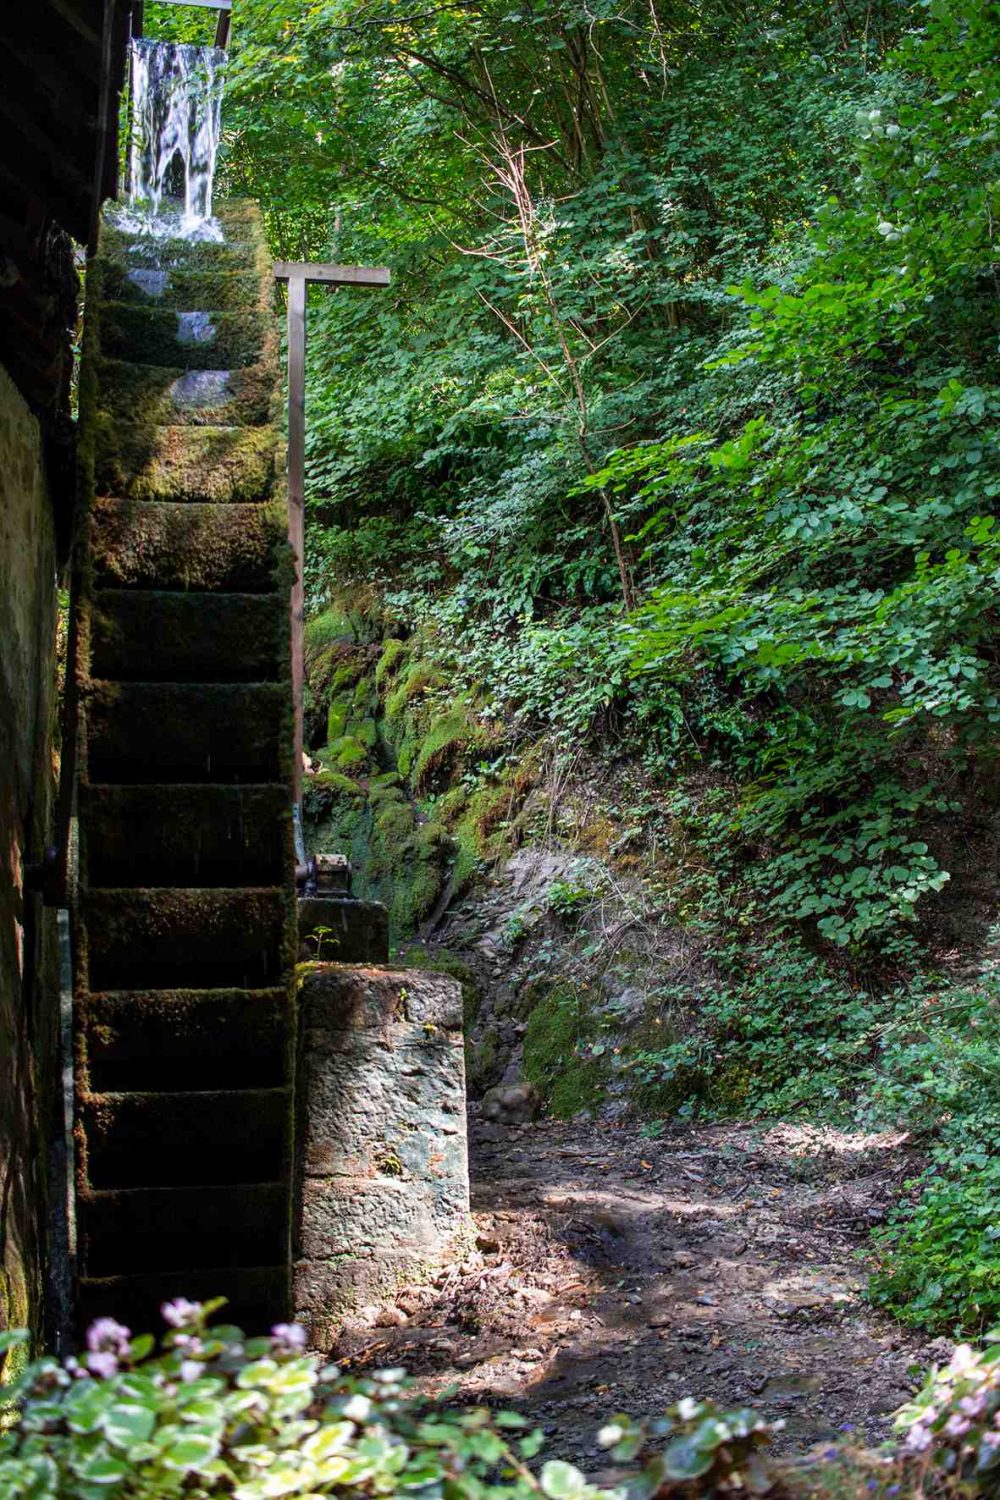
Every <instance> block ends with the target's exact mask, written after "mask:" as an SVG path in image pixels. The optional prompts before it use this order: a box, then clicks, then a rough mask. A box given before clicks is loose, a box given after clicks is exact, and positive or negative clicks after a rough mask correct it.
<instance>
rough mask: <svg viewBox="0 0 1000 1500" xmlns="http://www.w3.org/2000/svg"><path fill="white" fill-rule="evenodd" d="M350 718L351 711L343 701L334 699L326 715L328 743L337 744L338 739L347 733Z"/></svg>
mask: <svg viewBox="0 0 1000 1500" xmlns="http://www.w3.org/2000/svg"><path fill="white" fill-rule="evenodd" d="M349 718H350V713H349V711H348V709H346V708H345V707H344V706H343V704H342V703H339V702H338V701H337V699H334V701H333V702H332V703H331V704H330V707H329V709H328V710H327V715H326V741H327V744H328V745H333V744H335V743H336V741H337V740H339V739H342V738H343V736H344V735H345V734H346V733H347V721H348V719H349Z"/></svg>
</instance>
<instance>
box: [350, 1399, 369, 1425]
mask: <svg viewBox="0 0 1000 1500" xmlns="http://www.w3.org/2000/svg"><path fill="white" fill-rule="evenodd" d="M373 1409H374V1407H373V1403H372V1402H371V1401H369V1399H368V1397H367V1396H352V1397H351V1399H350V1401H348V1403H347V1405H346V1406H345V1407H344V1416H345V1417H349V1418H350V1419H351V1421H352V1422H367V1420H368V1418H369V1417H370V1416H371V1414H372V1411H373Z"/></svg>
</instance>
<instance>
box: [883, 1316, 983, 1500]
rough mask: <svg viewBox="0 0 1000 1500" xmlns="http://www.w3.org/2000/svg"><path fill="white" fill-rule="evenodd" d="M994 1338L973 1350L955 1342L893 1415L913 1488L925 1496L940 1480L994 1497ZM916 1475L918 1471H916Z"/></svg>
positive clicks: (970, 1492) (969, 1491) (937, 1485)
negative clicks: (983, 1347) (941, 1364)
mask: <svg viewBox="0 0 1000 1500" xmlns="http://www.w3.org/2000/svg"><path fill="white" fill-rule="evenodd" d="M998 1340H1000V1335H997V1334H994V1335H992V1336H991V1343H992V1347H989V1348H987V1349H986V1350H984V1351H976V1350H974V1349H972V1348H970V1346H969V1345H968V1344H960V1345H959V1346H958V1348H957V1349H956V1350H955V1352H954V1354H953V1355H952V1357H951V1360H950V1362H949V1363H948V1364H947V1365H946V1366H945V1367H944V1369H939V1368H938V1366H936V1365H935V1366H934V1368H933V1369H932V1370H931V1373H930V1375H929V1376H928V1378H927V1380H926V1381H925V1383H924V1385H923V1387H922V1388H921V1390H920V1391H919V1393H918V1394H917V1395H916V1396H915V1397H914V1398H913V1400H912V1401H909V1402H907V1404H906V1405H905V1406H904V1407H903V1408H902V1410H901V1411H900V1412H899V1414H898V1416H897V1417H896V1422H895V1430H896V1432H897V1433H899V1434H900V1435H901V1437H902V1450H903V1453H904V1455H907V1456H908V1457H909V1458H910V1459H911V1468H912V1469H915V1470H916V1471H917V1473H916V1474H915V1475H914V1480H915V1481H916V1482H914V1483H913V1489H914V1490H915V1491H916V1492H918V1493H925V1492H926V1490H925V1482H923V1481H924V1476H926V1475H928V1474H929V1475H930V1476H931V1477H930V1482H929V1483H926V1488H927V1489H932V1490H933V1489H935V1488H938V1487H940V1481H941V1478H946V1479H948V1480H951V1481H953V1482H955V1481H957V1482H958V1484H960V1485H961V1486H962V1492H963V1493H967V1494H976V1495H983V1496H989V1495H996V1494H998V1493H1000V1342H998ZM921 1471H922V1472H921Z"/></svg>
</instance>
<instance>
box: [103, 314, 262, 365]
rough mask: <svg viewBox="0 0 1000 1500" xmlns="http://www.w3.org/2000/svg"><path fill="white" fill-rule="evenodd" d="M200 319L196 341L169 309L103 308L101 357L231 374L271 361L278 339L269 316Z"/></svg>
mask: <svg viewBox="0 0 1000 1500" xmlns="http://www.w3.org/2000/svg"><path fill="white" fill-rule="evenodd" d="M204 316H205V317H206V318H207V319H208V321H207V323H205V324H204V329H205V333H204V334H203V335H202V334H199V336H198V337H197V338H195V337H192V336H191V335H190V334H189V333H188V332H187V329H188V326H189V325H188V324H187V323H185V322H183V321H182V319H183V314H182V313H179V312H177V311H175V310H174V309H173V308H158V307H152V308H150V307H136V306H134V305H133V304H131V303H128V302H105V303H104V304H103V306H102V308H101V351H102V353H103V354H104V355H105V356H106V357H108V358H110V359H127V360H134V361H135V362H136V363H137V364H144V365H172V366H176V367H178V368H180V369H182V370H231V369H234V368H235V367H237V366H239V365H255V364H259V363H260V362H261V361H262V360H264V359H265V358H268V357H270V358H273V357H274V354H275V351H276V349H277V333H276V329H275V322H274V319H273V318H272V317H271V315H270V314H268V313H259V312H220V311H217V310H215V309H205V310H204Z"/></svg>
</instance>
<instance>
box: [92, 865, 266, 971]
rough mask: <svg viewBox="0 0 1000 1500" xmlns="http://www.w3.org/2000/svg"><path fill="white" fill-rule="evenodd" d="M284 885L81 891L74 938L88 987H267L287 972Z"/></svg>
mask: <svg viewBox="0 0 1000 1500" xmlns="http://www.w3.org/2000/svg"><path fill="white" fill-rule="evenodd" d="M293 900H294V897H292V896H291V895H290V894H289V892H288V891H287V890H286V889H285V888H283V887H282V888H280V889H267V888H264V889H260V890H221V889H218V890H176V889H174V888H166V889H163V888H155V887H154V888H151V889H148V890H133V889H95V890H88V889H84V890H83V891H82V893H81V896H80V901H79V907H80V914H81V921H80V924H79V932H78V936H77V943H78V948H79V950H80V957H81V972H82V973H83V974H85V975H86V979H87V987H88V988H89V989H91V990H133V989H134V990H164V989H254V990H256V989H267V988H269V987H270V986H272V985H274V984H277V983H279V982H280V980H281V977H282V974H284V973H287V972H288V971H289V970H290V968H291V964H292V962H294V953H292V952H290V928H289V922H290V919H291V918H293V917H294V908H293V907H292V902H293Z"/></svg>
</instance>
